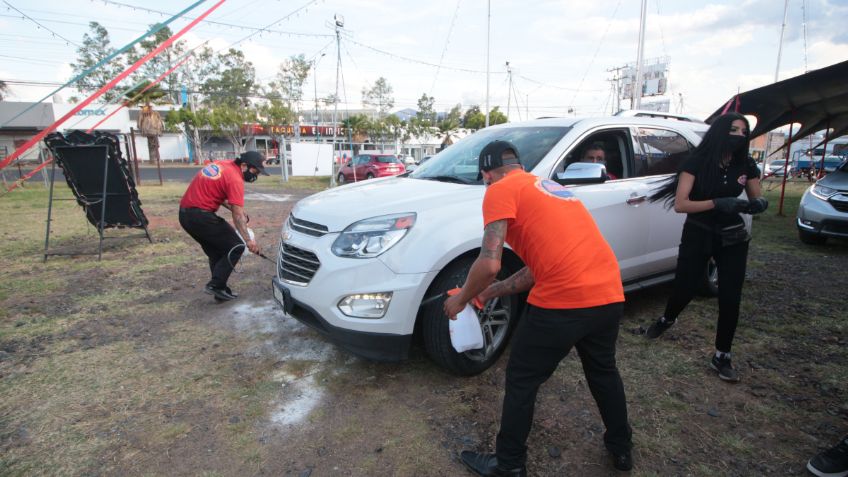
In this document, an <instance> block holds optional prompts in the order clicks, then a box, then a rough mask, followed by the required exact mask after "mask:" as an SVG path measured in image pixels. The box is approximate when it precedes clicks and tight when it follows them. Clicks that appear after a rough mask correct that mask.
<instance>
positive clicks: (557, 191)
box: [444, 141, 632, 476]
mask: <svg viewBox="0 0 848 477" xmlns="http://www.w3.org/2000/svg"><path fill="white" fill-rule="evenodd" d="M479 164H480V171H481V176H480V177H481V178H482V179H483V180H484V183H485V184H486V185H487V190H486V195H485V197H484V199H483V222H484V223H485V229H484V232H483V245H482V248H481V250H480V255H479V256H478V257H477V259H476V260H475V261H474V264H473V265H472V266H471V269H470V271H469V272H468V278H467V279H466V281H465V284H464V285H463V286H462V290H461V291H460V292H459V293H458V294H456V295H454V296H452V297H450V298H448V299H447V300H445V304H444V310H445V314H446V315H447V316H448V317H450V318H451V319H456V314H457V313H459V312H460V311H461V310H462V309H463V308H464V307H465V306H466V304H467V303H468V302H469V301H471V300H472V299H473V298H474V297H477V298H478V299H480V301H481V302H483V303H485V302H486V301H488V300H490V299H492V298H495V297H499V296H503V295H512V294H517V293H522V292H525V291H528V290H529V291H530V294H529V296H528V298H527V312H526V313H525V315H524V317H523V318H522V319H521V321H519V322H518V327H517V328H516V330H515V336H514V338H513V339H512V351H511V353H510V356H509V363H508V364H507V368H506V394H505V395H504V401H503V410H502V412H501V428H500V431H499V432H498V437H497V452H496V453H495V454H488V453H477V452H472V451H463V452H462V454H461V458H462V461H463V463H464V464H465V465H466V466H467V467H468V468H469V469H470V470H471V471H472V472H474V473H475V474H477V475H482V476H503V475H508V476H524V475H526V474H527V470H526V464H525V462H526V459H527V446H526V445H525V443H526V441H527V436H528V435H529V433H530V427H531V426H532V424H533V409H534V406H535V403H536V393H537V391H538V390H539V386H541V384H542V383H544V382H545V381H547V379H548V378H549V377H550V376H551V375H552V374H553V373H554V371H556V368H557V366H558V365H559V362H560V361H561V360H562V359H563V358H564V357H565V356H567V355H568V353H569V351H571V348H572V347H575V348H577V353H578V354H579V356H580V360H581V362H582V363H583V371H584V373H585V375H586V382H587V383H588V385H589V389H590V390H591V392H592V396H593V397H594V398H595V402H596V403H597V404H598V409H599V411H600V413H601V418H602V419H603V421H604V425H605V426H606V429H607V430H606V433H605V434H604V443H605V444H606V447H607V449H608V450H609V451H610V453H611V454H612V457H613V465H614V466H615V468H616V469H619V470H630V468H631V467H632V459H631V454H630V449H631V447H632V443H631V429H630V425H629V424H628V420H627V403H626V400H625V396H624V386H623V384H622V382H621V377H620V375H619V373H618V368H617V367H616V363H615V342H616V339H617V338H618V323H619V321H620V320H621V315H622V312H623V309H624V291H623V288H622V285H621V274H620V272H619V268H618V261H617V260H616V258H615V255H614V254H613V251H612V249H611V248H610V246H609V244H607V242H606V240H604V237H603V236H602V235H601V232H600V231H599V230H598V227H597V225H596V224H595V221H594V220H593V219H592V216H591V215H589V212H588V211H587V210H586V208H585V207H584V206H583V204H582V203H581V202H580V200H578V199H577V197H575V196H574V194H573V193H572V192H571V191H570V190H569V189H567V188H565V187H563V186H561V185H559V184H557V183H556V182H553V181H550V180H547V179H543V178H540V177H537V176H534V175H533V174H529V173H527V172H524V170H523V168H522V167H521V163H520V162H519V159H518V150H517V149H516V148H515V146H514V145H512V144H511V143H509V142H507V141H493V142H491V143H489V144H488V145H486V147H484V148H483V150H482V151H481V152H480V157H479ZM504 242H507V243H509V245H510V246H511V247H512V249H513V250H514V251H515V252H516V253H517V254H518V255H519V257H521V259H522V261H523V262H524V263H525V264H526V266H525V267H524V268H522V269H521V270H519V271H518V272H516V273H515V274H513V275H512V276H510V277H509V278H507V279H505V280H503V281H500V282H494V280H495V277H496V276H497V274H498V272H499V271H500V267H501V254H502V252H503V246H504Z"/></svg>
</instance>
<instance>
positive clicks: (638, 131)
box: [634, 127, 694, 176]
mask: <svg viewBox="0 0 848 477" xmlns="http://www.w3.org/2000/svg"><path fill="white" fill-rule="evenodd" d="M634 147H635V148H636V151H637V153H636V154H635V156H634V162H635V168H636V175H637V176H653V175H658V174H673V173H675V172H677V170H678V168H679V167H680V164H681V162H683V160H684V159H685V158H686V156H688V155H689V152H690V151H691V150H692V149H694V146H692V144H690V143H689V141H687V140H686V138H685V137H683V136H681V135H680V134H678V133H676V132H674V131H669V130H667V129H658V128H642V127H637V128H635V134H634Z"/></svg>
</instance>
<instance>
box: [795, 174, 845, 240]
mask: <svg viewBox="0 0 848 477" xmlns="http://www.w3.org/2000/svg"><path fill="white" fill-rule="evenodd" d="M797 219H798V221H797V225H798V237H799V238H800V239H801V241H802V242H804V243H806V244H823V243H825V242H826V241H827V239H828V237H840V238H848V161H843V162H842V164H841V165H839V167H837V168H836V170H835V171H833V172H831V173H829V174H828V175H826V176H824V177H823V178H821V179H819V180H818V181H816V183H815V184H813V185H812V186H811V187H810V188H809V189H807V191H806V192H804V195H803V196H802V197H801V204H800V205H799V206H798V216H797Z"/></svg>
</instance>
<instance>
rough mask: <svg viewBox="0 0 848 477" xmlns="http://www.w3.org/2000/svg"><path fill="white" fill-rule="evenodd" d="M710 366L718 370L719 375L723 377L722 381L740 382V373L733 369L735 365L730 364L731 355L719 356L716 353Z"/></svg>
mask: <svg viewBox="0 0 848 477" xmlns="http://www.w3.org/2000/svg"><path fill="white" fill-rule="evenodd" d="M710 367H711V368H713V369H714V370H716V371H718V377H719V378H721V380H722V381H728V382H731V383H736V382H739V373H737V372H736V370H735V369H733V365H732V364H730V357H729V356H725V357H722V358H719V357H718V356H716V355H713V359H711V360H710Z"/></svg>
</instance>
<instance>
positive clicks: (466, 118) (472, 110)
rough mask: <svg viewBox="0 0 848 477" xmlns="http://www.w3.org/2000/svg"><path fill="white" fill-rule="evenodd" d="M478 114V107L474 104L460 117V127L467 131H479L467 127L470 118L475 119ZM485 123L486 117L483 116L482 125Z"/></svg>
mask: <svg viewBox="0 0 848 477" xmlns="http://www.w3.org/2000/svg"><path fill="white" fill-rule="evenodd" d="M479 113H480V106H477V105H476V104H475V105H473V106H471V107H470V108H468V110H467V111H465V114H463V115H462V127H465V128H468V129H479V128H472V127H471V126H470V125H469V122H470V121H471V118H473V117H475V116H476V115H477V114H479ZM485 122H486V117H485V116H483V124H485Z"/></svg>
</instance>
